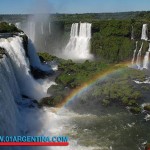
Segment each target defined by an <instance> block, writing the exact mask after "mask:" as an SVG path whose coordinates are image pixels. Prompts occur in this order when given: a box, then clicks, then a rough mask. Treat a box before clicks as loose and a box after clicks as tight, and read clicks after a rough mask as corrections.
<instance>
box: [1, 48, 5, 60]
mask: <svg viewBox="0 0 150 150" xmlns="http://www.w3.org/2000/svg"><path fill="white" fill-rule="evenodd" d="M4 54H5V49H4V48H1V47H0V59H1V58H3V55H4Z"/></svg>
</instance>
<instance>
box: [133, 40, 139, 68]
mask: <svg viewBox="0 0 150 150" xmlns="http://www.w3.org/2000/svg"><path fill="white" fill-rule="evenodd" d="M137 48H138V41H136V48H135V50H134V53H133V58H132V65H133V64H134V63H135V59H136V53H137Z"/></svg>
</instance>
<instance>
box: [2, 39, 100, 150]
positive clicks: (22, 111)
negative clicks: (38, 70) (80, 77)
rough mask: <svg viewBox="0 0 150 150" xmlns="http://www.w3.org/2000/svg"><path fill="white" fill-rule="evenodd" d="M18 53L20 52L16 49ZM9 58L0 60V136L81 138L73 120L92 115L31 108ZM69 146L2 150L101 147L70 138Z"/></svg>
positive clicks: (72, 149)
mask: <svg viewBox="0 0 150 150" xmlns="http://www.w3.org/2000/svg"><path fill="white" fill-rule="evenodd" d="M14 39H16V38H13V39H9V42H11V41H13V40H14ZM2 42H4V39H3V40H1V41H0V43H2ZM7 44H8V43H7ZM16 46H17V45H16ZM8 47H9V46H8ZM8 47H7V49H8ZM16 48H17V47H16ZM8 50H10V49H8ZM11 50H12V49H11ZM16 51H18V50H17V49H16ZM17 54H18V57H19V53H17ZM11 56H12V55H11ZM14 58H15V57H13V59H14ZM9 59H10V58H8V57H6V56H4V58H3V59H1V60H0V82H1V84H0V118H1V120H2V121H1V122H0V128H1V130H0V135H33V136H38V135H39V136H41V135H45V136H57V135H58V136H59V135H68V133H70V132H71V134H74V135H75V136H77V133H76V131H73V129H74V128H75V126H72V124H71V119H73V118H79V119H80V118H82V117H83V118H84V117H87V118H89V117H90V115H79V114H76V113H73V112H71V111H68V110H67V109H65V108H63V109H61V110H58V109H57V108H42V109H39V108H37V107H34V108H30V107H29V106H30V105H29V104H30V102H31V100H27V99H25V100H23V99H22V98H21V94H22V93H21V91H20V90H19V85H18V83H19V82H18V80H17V78H16V77H15V76H16V73H15V68H14V67H13V65H14V64H13V65H11V63H12V60H10V61H9ZM18 63H19V62H18ZM39 82H42V80H40V81H39ZM28 84H32V83H28ZM48 87H49V86H47V87H46V88H48ZM16 102H17V103H18V104H19V105H17V104H16ZM91 117H92V116H91ZM69 143H70V145H69V146H68V147H17V148H16V147H14V148H13V147H6V148H1V150H6V149H7V150H75V149H76V150H93V149H94V148H97V147H86V146H80V145H79V144H78V141H77V140H75V139H69Z"/></svg>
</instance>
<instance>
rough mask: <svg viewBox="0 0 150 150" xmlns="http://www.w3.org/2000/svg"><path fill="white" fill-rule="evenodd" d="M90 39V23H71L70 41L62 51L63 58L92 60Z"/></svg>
mask: <svg viewBox="0 0 150 150" xmlns="http://www.w3.org/2000/svg"><path fill="white" fill-rule="evenodd" d="M90 39H91V24H90V23H80V24H79V23H73V24H72V27H71V33H70V40H69V42H68V44H67V46H66V48H65V50H64V51H63V55H64V57H65V58H67V59H73V60H80V59H92V58H93V56H92V54H90Z"/></svg>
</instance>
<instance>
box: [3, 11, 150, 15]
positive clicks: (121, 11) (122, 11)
mask: <svg viewBox="0 0 150 150" xmlns="http://www.w3.org/2000/svg"><path fill="white" fill-rule="evenodd" d="M131 12H132V13H138V12H150V10H137V11H116V12H84V13H65V12H64V13H63V12H62V13H60V12H56V13H12V14H11V13H0V15H36V14H37V15H42V14H48V15H56V14H62V15H73V14H115V13H131Z"/></svg>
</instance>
